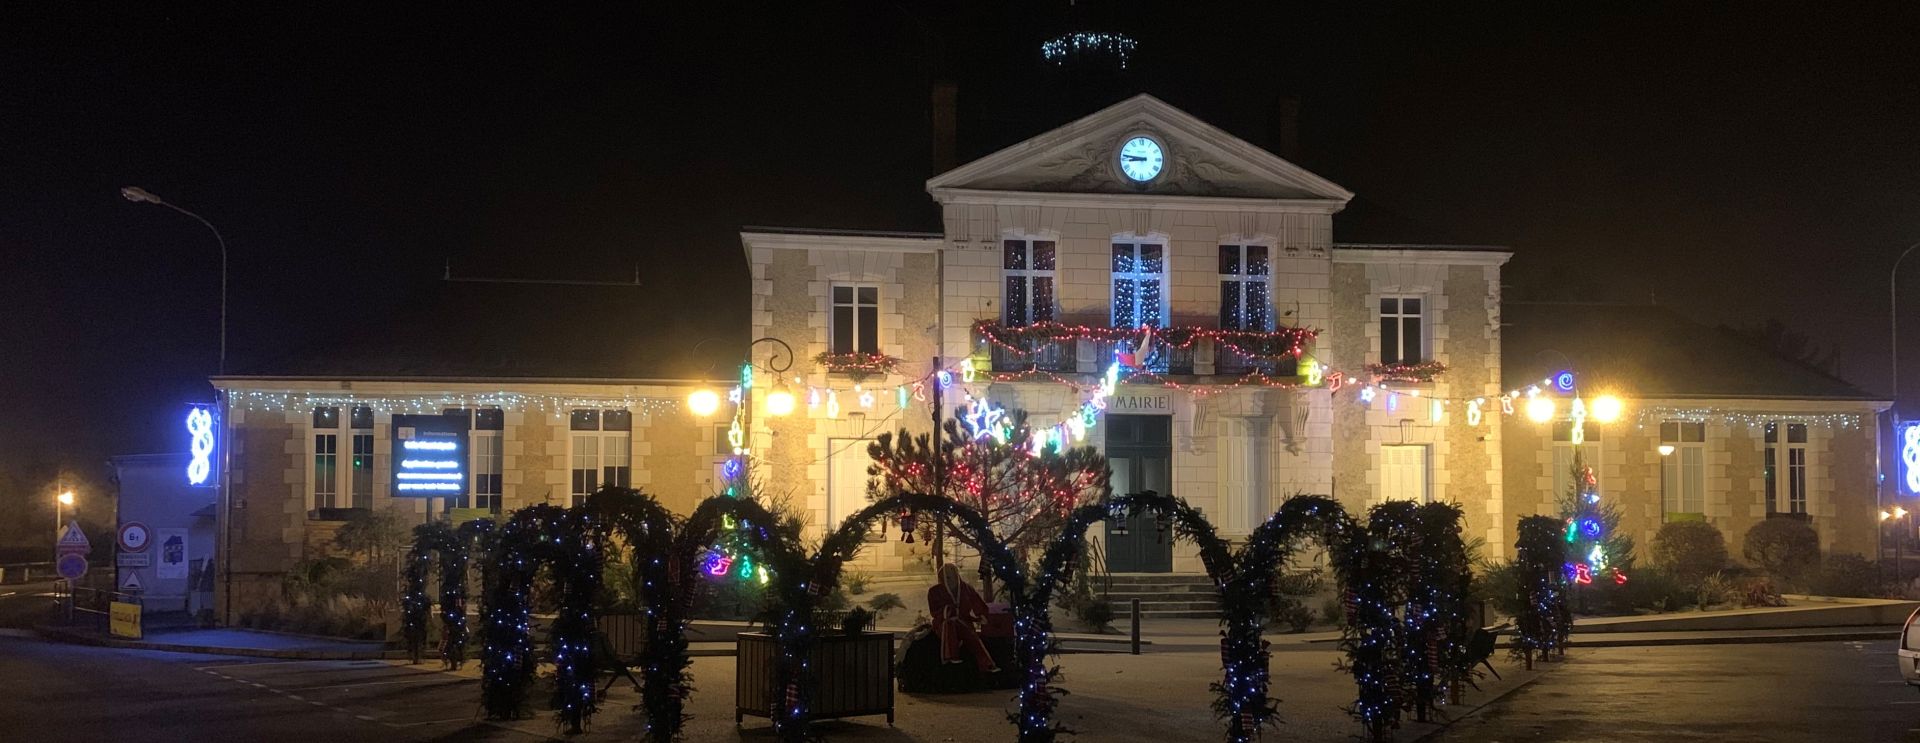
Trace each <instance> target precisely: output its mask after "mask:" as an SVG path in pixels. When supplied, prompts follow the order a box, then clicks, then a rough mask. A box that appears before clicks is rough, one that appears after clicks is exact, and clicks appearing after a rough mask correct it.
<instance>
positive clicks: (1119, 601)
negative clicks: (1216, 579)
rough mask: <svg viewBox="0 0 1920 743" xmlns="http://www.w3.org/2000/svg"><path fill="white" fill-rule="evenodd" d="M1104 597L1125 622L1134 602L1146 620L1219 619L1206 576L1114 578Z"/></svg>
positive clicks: (1166, 575)
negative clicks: (1154, 618) (1138, 601)
mask: <svg viewBox="0 0 1920 743" xmlns="http://www.w3.org/2000/svg"><path fill="white" fill-rule="evenodd" d="M1102 595H1103V596H1104V597H1105V598H1106V599H1107V600H1108V601H1111V602H1113V609H1114V613H1115V614H1117V615H1119V618H1120V619H1122V620H1124V619H1125V618H1126V616H1127V614H1128V613H1129V611H1130V610H1131V603H1132V600H1133V599H1139V600H1140V615H1141V617H1143V618H1149V617H1157V618H1164V619H1176V618H1177V619H1206V618H1212V617H1218V616H1219V615H1220V604H1219V598H1218V596H1217V594H1215V592H1214V587H1213V580H1212V579H1210V578H1208V577H1207V576H1204V575H1175V574H1168V573H1150V574H1130V575H1114V576H1111V577H1110V578H1109V587H1108V588H1107V590H1106V591H1105V592H1104V593H1103V594H1102Z"/></svg>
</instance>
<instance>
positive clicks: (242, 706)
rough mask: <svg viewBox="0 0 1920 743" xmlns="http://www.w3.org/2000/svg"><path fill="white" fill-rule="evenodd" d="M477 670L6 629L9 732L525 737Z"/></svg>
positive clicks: (210, 737) (32, 740)
mask: <svg viewBox="0 0 1920 743" xmlns="http://www.w3.org/2000/svg"><path fill="white" fill-rule="evenodd" d="M477 699H478V691H477V688H476V682H475V681H473V680H470V679H461V678H455V677H452V676H448V675H445V674H440V673H436V672H432V671H424V670H417V669H414V668H408V667H395V666H392V665H388V664H385V663H381V662H378V661H304V662H301V661H292V662H268V661H255V660H248V659H236V658H225V657H215V656H204V655H191V654H185V653H162V652H153V651H144V650H116V649H109V648H92V647H81V646H75V645H60V644H53V643H46V642H40V641H37V640H26V639H18V638H8V637H0V731H4V732H0V740H6V741H9V742H10V743H11V742H13V741H18V742H19V743H38V742H40V741H81V740H85V741H95V740H98V741H111V740H139V741H218V742H221V743H244V742H252V741H267V742H269V743H293V742H295V741H325V743H357V742H358V741H367V742H368V743H374V742H376V741H378V742H381V743H385V742H388V741H440V740H446V741H453V740H460V741H468V740H486V741H525V740H535V739H536V738H534V737H531V736H527V735H525V734H521V733H516V732H512V731H508V730H505V729H502V728H500V727H496V726H493V725H490V724H487V723H484V722H481V721H479V720H478V719H477V718H476V716H475V715H474V712H475V711H476V709H475V701H476V700H477Z"/></svg>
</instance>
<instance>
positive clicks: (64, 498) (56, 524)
mask: <svg viewBox="0 0 1920 743" xmlns="http://www.w3.org/2000/svg"><path fill="white" fill-rule="evenodd" d="M71 505H73V491H72V490H62V491H60V494H59V495H56V496H54V497H53V556H54V559H56V560H57V559H59V558H60V523H61V522H60V507H61V506H71Z"/></svg>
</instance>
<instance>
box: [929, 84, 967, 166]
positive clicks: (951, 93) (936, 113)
mask: <svg viewBox="0 0 1920 743" xmlns="http://www.w3.org/2000/svg"><path fill="white" fill-rule="evenodd" d="M959 95H960V89H959V87H958V86H956V85H954V84H953V83H952V82H949V81H945V80H941V81H936V82H934V84H933V95H932V104H933V106H932V111H931V114H932V115H931V117H930V118H931V123H932V125H933V173H934V175H939V174H941V173H945V172H947V171H949V170H952V169H953V168H954V166H956V165H959V163H957V162H954V154H953V151H954V140H955V138H956V137H957V136H958V135H957V130H958V128H959V124H958V123H957V121H956V117H957V111H956V109H955V105H954V104H955V100H956V99H957V98H958V97H959Z"/></svg>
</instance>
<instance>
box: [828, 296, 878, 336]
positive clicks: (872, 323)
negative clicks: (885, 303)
mask: <svg viewBox="0 0 1920 743" xmlns="http://www.w3.org/2000/svg"><path fill="white" fill-rule="evenodd" d="M829 343H830V344H831V348H832V349H833V352H834V353H879V352H880V287H877V286H873V285H871V284H835V285H834V286H833V337H832V338H830V339H829Z"/></svg>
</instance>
